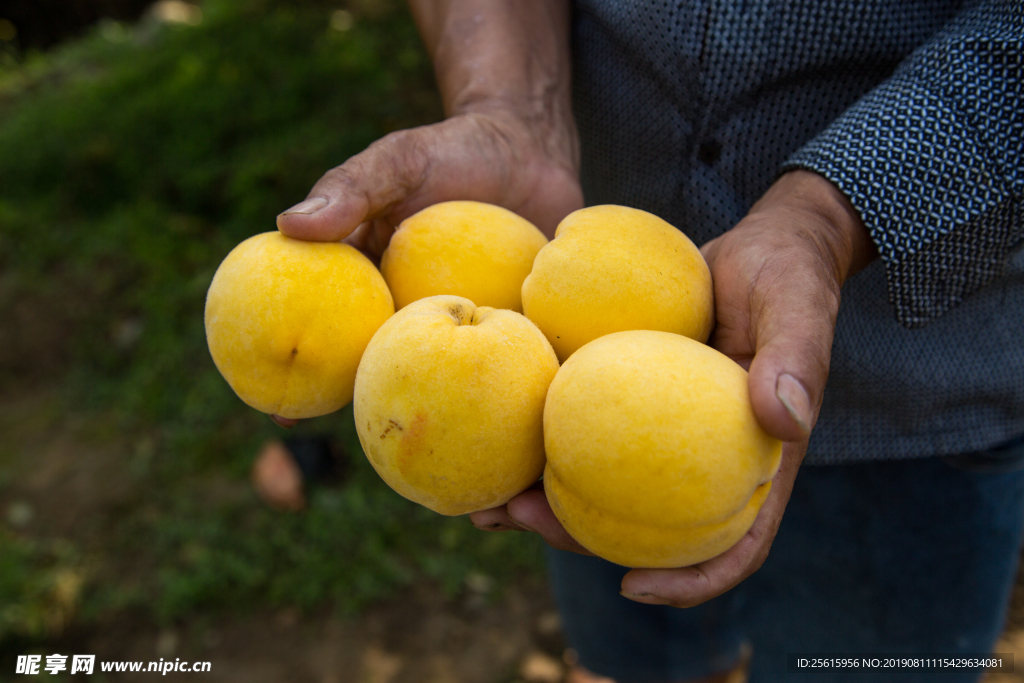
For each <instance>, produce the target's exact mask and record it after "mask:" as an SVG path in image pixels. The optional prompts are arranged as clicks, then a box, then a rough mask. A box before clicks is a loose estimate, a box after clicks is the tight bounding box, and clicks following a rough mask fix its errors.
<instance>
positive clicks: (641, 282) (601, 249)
mask: <svg viewBox="0 0 1024 683" xmlns="http://www.w3.org/2000/svg"><path fill="white" fill-rule="evenodd" d="M523 312H524V313H525V314H526V317H528V318H529V319H530V320H532V321H533V322H535V323H536V324H537V327H539V328H540V329H541V331H542V332H544V334H545V335H546V336H547V338H548V341H550V342H551V345H552V346H553V347H554V348H555V353H557V354H558V359H559V360H560V361H565V359H566V358H568V357H569V356H570V355H572V353H573V352H574V351H575V350H576V349H578V348H580V347H581V346H583V345H584V344H586V343H587V342H589V341H591V340H594V339H597V338H598V337H601V336H603V335H606V334H611V333H612V332H621V331H624V330H661V331H664V332H674V333H676V334H682V335H684V336H687V337H691V338H693V339H696V340H697V341H701V342H704V341H707V339H708V335H710V334H711V328H712V326H713V325H714V295H713V291H712V286H711V271H710V270H709V269H708V266H707V263H706V262H705V261H704V258H703V256H701V253H700V250H699V249H697V247H696V246H695V245H694V244H693V242H691V241H690V239H689V238H688V237H686V235H684V234H683V233H681V232H680V231H679V230H677V229H675V228H674V227H672V226H671V225H669V224H668V223H666V222H665V221H663V220H662V219H660V218H658V217H657V216H655V215H653V214H650V213H647V212H646V211H640V210H639V209H631V208H627V207H625V206H612V205H605V206H592V207H589V208H586V209H580V210H579V211H575V212H573V213H571V214H569V215H568V216H566V217H565V219H564V220H563V221H562V222H561V223H560V224H559V226H558V229H557V230H556V231H555V239H553V240H552V241H551V242H550V243H549V244H548V245H547V246H545V247H544V248H543V249H541V250H540V253H538V254H537V258H536V259H535V260H534V263H533V270H532V272H531V273H530V276H529V277H527V278H526V280H525V281H524V282H523Z"/></svg>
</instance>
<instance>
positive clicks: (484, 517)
mask: <svg viewBox="0 0 1024 683" xmlns="http://www.w3.org/2000/svg"><path fill="white" fill-rule="evenodd" d="M469 521H470V522H472V523H473V526H475V527H476V528H477V529H481V530H483V531H510V530H515V531H529V529H525V528H523V527H520V526H518V525H517V524H516V523H515V522H513V521H512V520H511V518H509V516H508V509H507V508H506V506H504V505H502V506H501V507H497V508H490V509H489V510H481V511H479V512H471V513H469Z"/></svg>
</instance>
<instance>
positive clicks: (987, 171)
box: [782, 0, 1024, 327]
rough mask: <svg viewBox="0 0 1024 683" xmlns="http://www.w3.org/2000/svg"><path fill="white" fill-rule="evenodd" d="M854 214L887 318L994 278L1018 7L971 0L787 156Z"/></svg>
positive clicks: (1008, 231) (1020, 215) (1022, 201)
mask: <svg viewBox="0 0 1024 683" xmlns="http://www.w3.org/2000/svg"><path fill="white" fill-rule="evenodd" d="M795 168H804V169H810V170H813V171H815V172H817V173H819V174H821V175H823V176H825V177H826V178H828V179H829V180H831V181H832V182H833V183H835V185H836V186H837V187H839V189H840V190H842V191H843V193H844V194H846V196H847V197H848V198H849V199H850V201H851V202H852V203H853V205H854V206H855V207H856V208H857V210H858V211H859V212H860V215H861V218H862V219H863V221H864V224H865V225H866V226H867V228H868V230H869V231H870V233H871V237H872V239H873V240H874V241H875V244H876V245H877V246H878V250H879V254H880V256H881V259H882V260H883V262H884V263H885V268H886V276H887V278H888V284H889V298H890V301H891V303H892V304H893V306H894V308H895V312H896V318H897V320H898V321H899V322H900V323H901V324H903V325H905V326H907V327H916V326H919V325H922V324H924V323H926V322H928V321H929V320H931V319H933V318H935V317H937V316H939V315H941V314H943V313H945V312H946V311H948V310H949V309H950V308H952V307H954V306H956V305H957V304H958V303H959V302H960V301H962V300H963V298H964V297H966V296H968V295H969V294H971V293H972V292H974V291H975V290H977V289H979V288H981V287H983V286H984V285H986V284H988V283H989V282H991V281H992V280H993V279H995V278H997V277H999V276H1000V275H1001V274H1002V273H1003V270H1004V268H1005V264H1006V261H1007V258H1008V256H1009V254H1010V253H1011V252H1012V251H1013V250H1014V249H1015V248H1016V247H1017V246H1019V243H1020V242H1021V241H1022V239H1024V3H1022V2H1021V0H1004V1H1002V2H997V1H990V2H975V3H973V4H972V6H971V7H970V8H969V9H966V10H964V11H963V12H962V13H961V14H960V15H958V16H957V17H956V18H955V19H954V20H953V21H952V22H950V23H949V24H948V25H947V26H946V27H945V28H944V29H943V30H942V31H941V32H940V33H939V34H937V35H936V36H935V37H934V38H933V39H932V40H930V41H929V42H928V43H926V44H925V45H923V46H922V47H921V48H919V49H918V50H917V51H915V52H914V53H913V54H912V55H911V56H910V57H908V58H907V59H906V60H905V61H904V62H903V63H902V64H901V65H900V67H899V68H898V69H897V70H896V72H895V73H894V74H893V76H892V77H891V78H890V79H889V80H887V81H886V82H885V83H883V84H882V85H880V86H879V87H877V88H876V89H875V90H873V91H871V92H870V93H868V94H867V95H866V96H865V97H864V98H862V99H861V100H859V101H858V102H857V103H856V104H854V105H853V106H852V107H851V108H850V109H848V110H847V111H846V112H844V113H843V114H842V115H841V116H840V117H839V118H838V119H836V120H835V121H834V122H833V123H832V124H831V125H830V126H829V127H828V128H826V129H825V130H824V131H823V132H822V133H821V134H820V135H818V137H816V138H815V139H813V140H812V141H811V142H810V143H808V144H807V145H805V146H804V147H803V148H802V149H800V150H799V151H798V152H797V153H796V154H794V155H793V156H792V157H790V158H789V159H788V160H787V161H786V163H785V164H784V165H783V168H782V170H783V171H786V170H791V169H795Z"/></svg>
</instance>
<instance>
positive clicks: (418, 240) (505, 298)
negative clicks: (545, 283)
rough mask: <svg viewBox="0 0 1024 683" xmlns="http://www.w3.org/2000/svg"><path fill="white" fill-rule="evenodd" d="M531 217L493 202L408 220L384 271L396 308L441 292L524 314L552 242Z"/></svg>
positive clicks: (438, 209)
mask: <svg viewBox="0 0 1024 683" xmlns="http://www.w3.org/2000/svg"><path fill="white" fill-rule="evenodd" d="M547 242H548V240H547V238H546V237H544V234H543V233H542V232H541V231H540V230H538V229H537V228H536V227H534V225H533V223H530V222H529V221H528V220H526V219H525V218H521V217H520V216H517V215H516V214H514V213H512V212H511V211H509V210H508V209H503V208H501V207H500V206H494V205H493V204H484V203H482V202H471V201H453V202H441V203H440V204H434V205H433V206H429V207H427V208H426V209H423V210H422V211H420V212H419V213H417V214H415V215H413V216H410V217H409V218H406V219H405V220H404V221H402V223H401V225H399V226H398V230H396V231H395V234H394V235H393V236H392V237H391V242H390V244H389V245H388V248H387V249H386V250H385V251H384V254H383V256H382V257H381V261H380V270H381V273H383V275H384V279H385V280H386V281H387V283H388V287H390V288H391V293H392V294H393V295H394V297H395V306H396V308H399V309H401V308H403V307H405V306H408V305H409V304H411V303H412V302H413V301H416V300H417V299H422V298H423V297H427V296H435V295H438V294H453V295H455V296H461V297H465V298H467V299H469V300H471V301H473V302H475V303H476V304H477V305H478V306H490V307H492V308H508V309H511V310H513V311H519V312H522V310H523V304H522V299H521V293H520V292H521V289H522V286H523V280H524V279H526V276H527V275H529V273H530V268H531V267H532V266H533V258H534V257H535V256H536V255H537V252H538V251H540V248H541V247H543V246H544V245H545V244H547Z"/></svg>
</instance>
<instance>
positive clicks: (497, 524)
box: [473, 522, 509, 531]
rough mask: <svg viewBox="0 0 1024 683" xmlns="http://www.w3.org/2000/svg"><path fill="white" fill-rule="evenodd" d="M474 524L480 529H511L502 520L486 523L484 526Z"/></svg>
mask: <svg viewBox="0 0 1024 683" xmlns="http://www.w3.org/2000/svg"><path fill="white" fill-rule="evenodd" d="M473 526H475V527H476V528H477V529H479V530H480V531H509V527H507V526H505V525H504V524H502V523H501V522H495V523H494V524H485V525H483V526H478V525H476V524H474V525H473Z"/></svg>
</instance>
